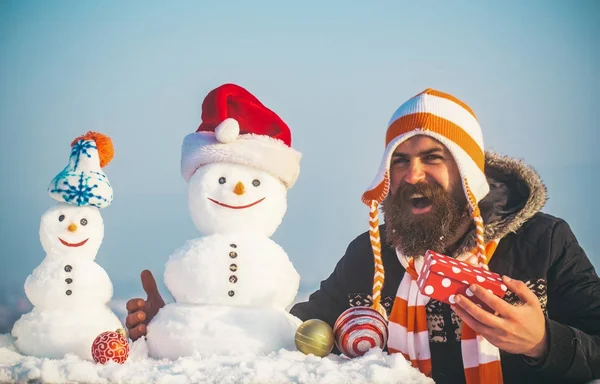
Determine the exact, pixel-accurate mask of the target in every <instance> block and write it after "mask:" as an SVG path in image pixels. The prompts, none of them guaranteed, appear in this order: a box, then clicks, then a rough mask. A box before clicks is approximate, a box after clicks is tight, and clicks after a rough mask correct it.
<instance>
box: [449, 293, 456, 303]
mask: <svg viewBox="0 0 600 384" xmlns="http://www.w3.org/2000/svg"><path fill="white" fill-rule="evenodd" d="M448 301H449V302H450V304H454V303H455V301H454V295H450V297H449V298H448Z"/></svg>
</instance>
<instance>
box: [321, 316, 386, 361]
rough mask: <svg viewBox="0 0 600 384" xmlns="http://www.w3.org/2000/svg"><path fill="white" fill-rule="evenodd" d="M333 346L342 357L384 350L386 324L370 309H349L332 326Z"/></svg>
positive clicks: (381, 317)
mask: <svg viewBox="0 0 600 384" xmlns="http://www.w3.org/2000/svg"><path fill="white" fill-rule="evenodd" d="M333 333H334V335H335V345H336V346H337V348H338V349H339V350H340V352H342V353H343V354H344V355H346V356H348V357H358V356H362V355H364V354H365V353H366V352H367V351H368V350H369V349H371V348H376V347H378V348H382V349H383V348H384V347H385V344H386V343H387V338H388V327H387V322H386V320H385V319H384V318H383V316H382V315H381V314H380V313H379V312H377V311H376V310H375V309H373V308H370V307H350V308H348V309H347V310H345V311H344V312H343V313H342V314H341V315H340V317H338V319H337V320H336V322H335V324H334V326H333Z"/></svg>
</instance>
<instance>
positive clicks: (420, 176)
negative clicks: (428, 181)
mask: <svg viewBox="0 0 600 384" xmlns="http://www.w3.org/2000/svg"><path fill="white" fill-rule="evenodd" d="M424 180H425V171H424V169H423V164H421V163H420V162H418V161H411V162H410V165H409V167H408V172H407V173H406V176H405V177H404V181H406V182H407V183H409V184H417V183H420V182H422V181H424Z"/></svg>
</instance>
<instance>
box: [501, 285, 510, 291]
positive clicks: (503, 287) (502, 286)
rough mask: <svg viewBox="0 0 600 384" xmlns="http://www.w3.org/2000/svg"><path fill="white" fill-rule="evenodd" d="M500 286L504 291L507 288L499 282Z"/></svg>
mask: <svg viewBox="0 0 600 384" xmlns="http://www.w3.org/2000/svg"><path fill="white" fill-rule="evenodd" d="M500 288H502V290H503V291H504V292H506V290H507V289H508V288H507V287H506V285H504V284H501V285H500Z"/></svg>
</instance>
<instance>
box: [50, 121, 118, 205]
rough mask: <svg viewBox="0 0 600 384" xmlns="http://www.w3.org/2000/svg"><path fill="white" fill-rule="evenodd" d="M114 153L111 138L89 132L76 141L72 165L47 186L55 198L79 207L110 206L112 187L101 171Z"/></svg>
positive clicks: (72, 153) (70, 161) (72, 154)
mask: <svg viewBox="0 0 600 384" xmlns="http://www.w3.org/2000/svg"><path fill="white" fill-rule="evenodd" d="M113 156H114V148H113V144H112V140H111V139H110V137H108V136H106V135H103V134H101V133H97V132H88V133H86V134H85V135H83V136H80V137H78V138H76V139H75V140H73V142H72V143H71V155H70V156H69V164H68V165H67V166H66V167H65V169H63V170H62V171H61V172H60V173H59V174H58V175H56V177H54V179H53V180H52V181H51V182H50V185H49V186H48V193H49V194H50V197H52V198H53V199H54V200H56V201H58V202H62V203H69V204H73V205H76V206H79V207H82V206H88V205H89V206H94V207H98V208H105V207H107V206H108V205H109V204H110V203H111V202H112V199H113V190H112V187H111V185H110V182H109V181H108V178H107V177H106V174H104V172H103V171H102V168H103V167H104V166H105V165H107V164H108V163H109V162H110V161H111V160H112V158H113Z"/></svg>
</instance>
